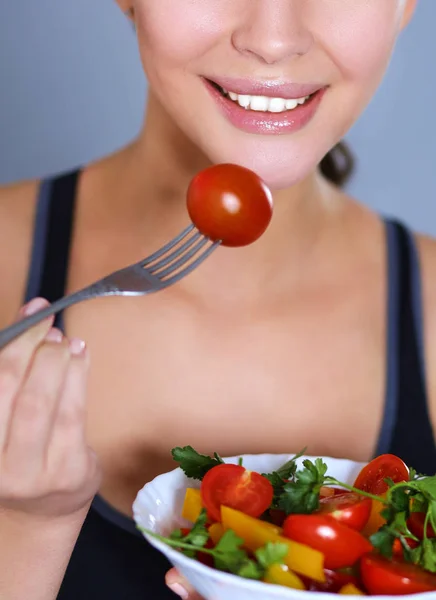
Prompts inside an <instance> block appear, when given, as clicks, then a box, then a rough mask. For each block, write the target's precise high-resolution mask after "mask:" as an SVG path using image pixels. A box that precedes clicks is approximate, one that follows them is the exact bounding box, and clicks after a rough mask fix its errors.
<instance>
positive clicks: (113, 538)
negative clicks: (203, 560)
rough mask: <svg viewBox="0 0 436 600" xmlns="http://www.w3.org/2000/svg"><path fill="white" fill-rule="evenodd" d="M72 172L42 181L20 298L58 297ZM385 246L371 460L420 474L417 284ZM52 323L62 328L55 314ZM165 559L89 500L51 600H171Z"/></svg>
mask: <svg viewBox="0 0 436 600" xmlns="http://www.w3.org/2000/svg"><path fill="white" fill-rule="evenodd" d="M78 176H79V172H74V173H69V174H67V175H63V176H61V177H58V178H56V179H53V180H48V181H45V182H43V183H42V185H41V189H40V197H39V201H38V207H37V213H36V223H35V235H34V244H33V254H32V261H31V269H30V272H29V281H28V287H27V293H26V300H29V299H30V298H33V297H35V296H43V297H45V298H47V299H48V300H50V301H51V302H53V301H55V300H57V299H58V298H60V297H62V296H63V295H64V292H65V286H66V280H67V273H68V262H69V250H70V243H71V236H72V229H73V221H74V207H75V199H76V186H77V181H78ZM385 223H386V240H387V248H388V303H387V320H388V323H387V332H388V333H387V336H388V339H387V377H386V380H387V385H386V400H385V410H384V418H383V424H382V427H381V431H380V435H379V442H378V447H377V454H382V453H385V452H391V453H393V454H396V455H398V456H400V457H401V458H402V459H403V460H404V461H405V462H406V463H407V464H409V465H412V466H413V467H415V468H416V469H417V470H418V471H420V472H422V473H427V474H433V473H436V449H435V441H434V436H433V430H432V426H431V424H430V418H429V410H428V405H427V392H426V383H425V368H424V352H423V323H422V301H421V280H420V272H419V261H418V255H417V250H416V246H415V241H414V238H413V236H412V235H411V234H410V233H409V232H408V230H407V229H405V227H404V226H403V225H401V224H400V223H398V222H396V221H392V220H386V221H385ZM57 325H58V326H60V327H61V328H62V316H60V317H58V320H57ZM168 568H170V565H169V564H168V563H167V561H166V559H165V558H163V557H162V555H161V554H159V553H158V552H157V551H156V550H154V549H153V548H152V547H151V546H150V545H149V544H148V543H147V542H146V541H145V540H144V539H143V537H142V535H141V534H140V533H139V532H138V531H137V530H136V528H135V525H134V523H133V521H132V520H131V519H129V518H128V517H126V516H125V515H122V514H121V513H119V512H118V511H117V510H115V509H114V508H113V507H111V506H110V505H109V504H107V503H106V502H105V501H104V500H103V499H102V498H100V497H99V496H97V497H96V498H95V499H94V502H93V504H92V507H91V509H90V511H89V514H88V516H87V518H86V520H85V523H84V525H83V528H82V531H81V533H80V536H79V538H78V541H77V544H76V546H75V549H74V552H73V555H72V557H71V561H70V564H69V566H68V569H67V572H66V575H65V579H64V581H63V584H62V587H61V590H60V593H59V596H58V600H100V599H102V600H174V599H175V598H176V596H175V595H174V594H173V593H172V592H170V591H169V590H168V589H167V588H166V586H165V585H164V576H165V572H166V571H167V570H168Z"/></svg>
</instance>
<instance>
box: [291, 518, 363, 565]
mask: <svg viewBox="0 0 436 600" xmlns="http://www.w3.org/2000/svg"><path fill="white" fill-rule="evenodd" d="M283 535H284V536H285V537H288V538H290V539H291V540H294V541H296V542H300V543H301V544H306V545H307V546H310V547H311V548H314V549H315V550H319V551H320V552H322V553H323V554H324V557H325V562H324V565H325V568H326V569H340V568H342V567H351V566H352V565H354V563H355V562H356V561H357V560H359V558H360V557H361V556H363V555H364V554H367V553H368V552H371V551H372V550H373V547H372V545H371V543H370V542H369V541H368V540H367V539H366V538H364V537H363V535H361V534H360V533H359V532H358V531H355V530H354V529H351V527H347V526H346V525H343V524H342V523H339V522H338V521H336V520H335V519H333V518H332V517H330V516H328V515H318V514H312V515H290V516H289V517H288V518H287V519H286V521H285V522H284V524H283Z"/></svg>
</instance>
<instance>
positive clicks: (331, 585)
mask: <svg viewBox="0 0 436 600" xmlns="http://www.w3.org/2000/svg"><path fill="white" fill-rule="evenodd" d="M324 573H325V582H324V583H321V582H319V581H311V580H309V581H308V580H306V581H305V583H306V587H307V589H308V590H309V591H311V592H330V593H331V594H337V593H338V592H339V590H341V589H342V588H343V587H344V586H346V585H348V584H350V583H351V584H353V585H355V586H356V587H358V586H359V585H360V581H359V579H358V578H357V576H356V575H354V574H352V573H344V572H341V571H332V570H331V569H324Z"/></svg>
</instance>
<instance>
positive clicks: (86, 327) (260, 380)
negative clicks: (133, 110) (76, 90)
mask: <svg viewBox="0 0 436 600" xmlns="http://www.w3.org/2000/svg"><path fill="white" fill-rule="evenodd" d="M119 4H120V8H121V9H122V10H123V11H124V12H127V11H128V12H129V15H130V18H132V19H133V20H134V22H135V26H136V31H137V35H138V42H139V49H140V54H141V58H142V62H143V65H144V69H145V71H146V73H147V76H148V79H149V82H150V98H149V102H148V108H147V115H146V118H145V121H144V127H143V129H142V131H141V132H140V134H139V135H138V138H137V140H136V141H135V142H134V143H132V144H131V145H129V146H128V147H126V148H124V149H122V150H121V151H120V152H118V153H117V154H115V155H113V156H110V157H107V158H105V159H103V160H101V161H98V162H97V163H94V164H92V165H89V166H88V168H86V169H85V171H84V172H83V174H82V176H81V179H80V185H79V190H78V204H77V214H76V220H75V227H74V236H73V245H72V252H71V261H70V270H69V278H68V286H67V287H68V290H67V291H73V290H75V289H78V288H79V287H82V286H84V285H87V284H89V283H91V282H92V281H94V280H96V279H98V278H100V277H101V276H103V275H105V274H107V273H110V272H112V271H113V270H115V269H117V268H120V267H123V266H125V265H126V264H130V263H132V262H135V261H137V260H140V259H141V258H143V257H144V256H146V255H147V254H149V253H151V252H152V251H153V250H155V249H156V248H157V247H159V246H160V245H162V244H163V243H165V242H166V241H168V239H170V238H171V237H173V236H174V235H175V234H176V233H177V232H179V231H180V230H181V229H182V228H183V227H184V226H185V225H186V222H187V216H186V208H185V190H186V188H187V185H188V183H189V181H190V179H191V178H192V176H193V175H194V174H195V173H196V172H198V171H199V170H200V169H202V168H204V167H205V166H207V165H209V164H211V163H214V162H235V163H238V164H242V165H244V166H247V167H250V168H254V169H255V170H256V171H257V172H258V173H259V174H260V175H261V176H262V177H263V178H264V179H265V180H266V182H267V183H268V184H269V185H270V186H271V188H272V189H273V193H274V202H275V212H274V217H273V220H272V223H271V226H270V227H269V229H268V230H267V232H266V233H265V235H264V236H262V238H261V239H260V240H259V241H258V242H256V243H255V244H253V245H252V246H249V247H247V248H241V249H237V250H235V249H226V248H220V249H219V250H218V251H217V252H216V253H214V255H213V256H212V257H211V258H210V259H208V261H206V263H204V264H203V265H202V266H201V268H200V269H198V270H197V271H196V272H195V273H193V274H192V275H190V276H189V278H187V279H185V280H184V281H182V282H180V284H178V285H177V286H175V287H173V288H169V289H167V290H166V291H164V292H162V293H160V294H158V295H155V296H150V297H147V298H136V299H122V298H121V299H120V298H118V299H117V298H107V299H103V300H96V301H93V302H91V303H85V304H83V305H79V306H76V307H74V308H72V309H71V310H69V311H68V312H67V314H66V334H67V336H68V338H71V337H74V338H77V337H78V338H82V339H85V340H86V343H87V348H88V350H87V352H86V353H85V354H86V355H88V354H89V355H90V357H91V359H90V369H89V374H88V375H86V369H87V367H86V364H87V362H88V360H87V359H86V360H85V358H84V356H81V357H79V358H77V356H73V355H72V354H71V351H70V350H69V351H68V352H67V351H66V349H65V348H68V347H69V346H68V343H69V342H67V340H66V339H64V338H62V339H61V341H60V342H57V343H54V342H50V344H51V345H50V350H51V352H52V354H50V356H52V358H50V360H48V359H47V360H44V361H41V362H39V361H33V362H32V364H33V369H34V370H35V373H36V375H37V376H38V381H40V382H42V381H45V380H46V379H47V375H49V374H50V377H52V375H53V374H54V373H55V372H56V373H58V375H59V373H60V371H61V370H62V369H63V371H62V372H63V373H64V376H61V375H59V377H58V379H57V381H58V382H63V381H64V379H63V377H65V369H67V368H69V367H66V366H65V362H66V363H67V365H69V364H70V362H73V363H74V364H77V362H74V361H76V360H78V361H79V363H80V364H82V367H81V369H79V371H80V373H81V375H80V377H79V376H78V377H79V379H80V378H82V377H83V378H86V376H87V377H88V393H87V394H85V392H84V391H80V392H79V391H77V389H76V392H75V393H73V390H74V386H77V383H76V384H74V383H73V384H69V386H72V388H71V389H70V387H69V386H67V388H65V386H64V385H63V384H62V385H61V383H58V388H57V389H56V390H54V391H53V392H52V394H51V398H52V400H51V402H52V406H53V404H56V403H58V404H59V403H61V402H62V393H65V392H61V389H63V390H64V389H67V390H69V392H68V393H71V395H72V396H73V397H74V401H75V402H79V404H80V405H81V406H84V404H83V403H84V402H85V397H86V402H87V411H86V415H85V412H84V410H79V411H78V413H77V414H78V415H79V417H77V418H76V419H75V421H74V423H75V425H74V431H76V434H77V435H76V444H77V449H78V450H80V452H74V453H73V455H76V454H79V456H82V457H83V456H88V457H91V456H94V454H92V453H91V454H88V452H90V451H88V446H90V447H91V448H92V449H93V450H94V451H95V453H96V455H97V456H98V459H99V465H100V467H101V472H102V480H101V483H100V474H99V473H100V469H99V468H97V467H96V466H95V467H94V468H90V470H89V471H88V470H86V469H83V468H82V470H80V469H79V470H80V474H81V478H79V479H80V481H78V483H77V486H76V490H75V492H74V493H73V492H71V491H70V493H66V494H61V496H59V494H57V493H55V491H56V490H52V489H49V490H48V488H47V489H46V490H45V492H44V494H46V493H50V494H51V495H52V497H53V498H56V502H55V501H54V500H53V503H50V504H49V509H48V510H49V514H46V515H44V532H46V533H45V535H49V536H53V542H52V545H51V546H50V547H51V548H52V552H51V554H50V560H47V559H46V560H44V561H43V566H41V565H39V564H38V565H37V566H35V567H34V569H33V570H34V578H33V582H34V585H35V588H36V587H37V588H38V590H40V594H41V600H49V599H51V598H55V597H56V594H55V591H54V590H55V588H56V586H57V585H59V582H60V580H61V578H62V574H63V571H64V569H65V565H66V564H67V562H68V558H69V555H70V552H71V549H72V547H73V545H74V540H75V537H76V536H77V535H78V529H79V528H80V526H78V523H79V524H80V522H81V520H83V518H84V514H85V513H84V511H86V507H87V505H88V504H89V501H90V499H91V498H92V495H93V493H94V491H95V489H97V488H98V489H99V491H100V493H101V494H102V496H103V497H104V498H105V499H106V500H107V501H108V502H110V503H111V504H112V505H114V506H115V507H116V508H118V509H119V510H122V511H124V512H125V513H127V514H130V510H131V504H132V501H133V499H134V497H135V495H136V492H137V490H138V489H139V488H140V487H142V486H143V485H144V482H145V481H148V480H150V478H152V477H154V476H155V475H156V474H158V473H161V472H163V471H166V470H168V469H170V468H171V467H172V464H171V461H170V459H169V450H170V448H171V447H173V446H174V445H182V444H187V443H189V444H192V445H194V446H195V447H197V448H198V449H199V450H200V451H204V452H211V451H218V452H219V453H220V454H222V455H232V454H238V453H246V452H292V451H298V450H299V449H300V448H302V447H304V446H308V448H309V452H310V453H312V454H319V455H331V456H343V455H347V456H349V457H350V458H352V459H357V460H368V459H369V458H370V457H371V456H372V455H373V453H374V450H375V447H376V443H377V438H378V434H379V428H380V425H381V421H382V413H383V405H384V392H385V373H386V361H385V339H386V323H385V303H386V261H385V237H384V230H383V226H382V224H381V222H380V219H379V217H378V216H377V215H374V214H373V213H371V212H370V211H369V210H367V209H366V208H365V207H364V206H362V205H360V204H358V203H357V202H355V201H354V200H353V199H352V198H349V197H348V196H347V195H345V194H344V193H342V192H341V191H340V190H338V189H336V188H335V187H333V186H331V185H329V184H328V183H327V182H325V181H324V180H323V179H322V178H321V177H320V176H319V174H318V172H317V165H318V163H319V161H320V159H321V158H322V156H324V154H325V153H326V152H327V151H328V150H329V149H330V148H331V147H332V146H333V145H334V144H335V143H336V142H337V141H338V140H339V139H341V137H342V136H343V135H344V133H345V132H346V131H347V130H348V129H349V127H350V126H351V125H352V123H354V121H355V120H356V119H357V118H358V116H359V115H360V113H361V112H362V110H363V109H364V108H365V106H366V105H367V103H368V101H369V100H370V99H371V97H372V95H373V93H374V91H375V90H376V88H377V86H378V84H379V82H380V80H381V78H382V76H383V74H384V72H385V69H386V66H387V64H388V62H389V59H390V56H391V53H392V51H393V48H394V45H395V41H396V39H397V37H398V35H399V34H400V32H401V30H402V28H403V27H404V26H405V25H406V24H407V22H408V21H409V19H410V18H411V16H412V13H413V10H414V7H415V2H414V1H412V0H408V1H407V0H384V2H382V3H381V2H380V1H379V0H354V2H352V3H349V2H343V0H304V1H303V0H294V1H293V2H290V1H289V0H274V1H273V0H271V1H270V2H268V3H267V2H263V1H262V0H238V3H237V6H236V4H235V2H234V0H219V1H218V0H183V1H180V2H177V3H174V1H173V0H136V1H132V0H119ZM369 38H370V39H371V44H368V39H369ZM214 75H215V76H218V75H226V76H227V75H232V76H250V77H254V78H269V79H274V80H276V79H285V80H289V81H293V82H298V83H313V82H314V81H315V82H319V83H322V84H325V85H328V86H329V89H328V92H327V94H326V96H325V98H324V99H323V102H322V104H321V106H320V108H319V111H318V113H317V115H316V116H315V118H314V119H313V121H312V122H311V123H309V124H308V125H307V126H306V127H305V128H304V129H303V130H301V131H300V132H298V133H295V134H292V135H284V136H253V135H249V134H246V133H242V132H241V131H239V130H237V129H235V128H234V127H232V126H231V125H230V124H229V123H227V121H225V119H224V118H223V117H222V116H221V115H220V114H219V113H218V111H217V109H216V107H215V105H214V103H213V101H212V100H211V99H210V97H209V95H208V94H207V93H206V92H205V90H204V88H203V84H202V83H201V80H200V79H199V76H209V77H212V78H213V76H214ZM338 106H340V107H341V109H340V110H338V109H337V107H338ZM36 195H37V182H28V183H25V184H17V185H15V186H9V187H8V188H6V189H4V190H2V191H0V250H1V251H0V277H1V279H2V281H8V290H7V294H3V295H2V302H1V306H0V326H5V325H7V324H8V323H10V322H11V321H12V320H13V318H14V315H15V314H16V312H17V310H18V307H19V306H20V304H21V299H22V297H23V294H24V289H25V281H26V273H27V269H28V266H29V265H28V262H29V258H28V257H29V252H30V248H31V235H32V222H33V215H34V210H35V202H36ZM418 244H419V250H420V257H421V263H422V276H423V284H424V312H425V343H426V348H425V350H426V358H427V364H428V368H427V382H428V391H429V397H430V410H431V415H432V420H433V423H435V422H436V369H435V368H434V365H436V343H435V341H434V340H436V313H435V311H434V306H436V287H435V284H434V281H436V244H435V243H434V241H433V240H431V239H428V238H425V237H418ZM350 249H352V251H350ZM356 273H358V277H356ZM127 304H128V307H127ZM49 329H50V324H47V325H46V330H40V332H39V334H38V335H39V336H40V337H36V338H35V337H32V336H35V334H34V333H30V332H29V334H27V337H26V336H24V337H23V338H22V340H27V343H28V344H30V346H31V348H32V349H31V355H32V356H33V355H34V354H35V353H36V354H38V353H39V352H40V349H41V348H45V345H44V344H46V343H48V342H44V343H42V342H41V340H42V339H44V336H45V335H47V332H48V331H49ZM50 335H55V334H53V333H52V334H50ZM41 336H42V337H41ZM55 337H56V335H55ZM19 343H21V342H18V341H17V342H16V343H15V344H14V345H11V346H10V348H15V350H14V352H13V360H7V361H5V360H4V356H5V355H4V353H2V354H1V356H3V361H0V383H1V382H2V381H3V380H5V379H7V378H8V376H9V373H10V372H11V371H12V372H14V373H17V365H18V364H19V363H21V362H22V360H23V350H22V348H21V346H20V345H19ZM52 346H54V348H52ZM4 352H6V351H4ZM53 355H54V358H53ZM235 357H237V360H235ZM32 372H33V371H32ZM20 373H21V372H20ZM17 377H18V383H17V384H16V385H17V389H22V382H23V381H27V378H28V377H30V375H29V372H28V371H26V372H25V373H24V374H21V375H19V376H17ZM181 382H183V385H181ZM291 390H292V393H291ZM43 395H44V390H41V389H40V388H39V387H38V388H37V389H36V390H35V391H34V393H33V396H32V397H33V398H34V401H35V402H39V401H40V397H42V396H43ZM2 399H3V398H2ZM26 399H27V400H28V396H26V394H24V396H23V395H22V394H21V395H20V394H19V393H18V392H16V393H14V394H13V401H14V403H15V405H17V406H18V405H19V404H20V403H21V402H23V401H27V400H26ZM74 401H73V402H74ZM43 412H44V414H46V411H43ZM218 412H219V415H220V422H221V425H220V427H219V429H217V427H216V420H215V419H214V418H213V415H215V414H217V413H218ZM338 415H341V418H340V419H339V418H338ZM76 416H77V415H76ZM37 417H38V418H39V413H38V415H35V418H37ZM4 423H6V421H5V418H4V417H3V421H2V417H1V415H0V425H1V424H3V425H4ZM8 423H9V421H8ZM181 423H182V424H183V425H182V426H181V425H180V424H181ZM241 423H243V424H244V426H243V427H241ZM259 423H262V436H261V438H259ZM32 424H33V421H32V420H30V421H29V420H28V423H27V426H28V427H31V426H32ZM8 426H10V425H8ZM357 430H358V431H359V432H360V434H359V436H356V435H355V432H356V431H357ZM44 431H45V433H44V434H43V433H41V439H40V440H39V442H40V443H42V442H41V440H43V441H44V444H46V445H47V447H48V446H50V444H48V442H47V439H51V438H50V436H51V435H52V434H53V435H54V431H55V429H53V428H49V427H48V426H47V423H46V424H45V430H44ZM80 431H82V432H83V434H82V437H80V435H78V432H80ZM290 440H292V446H291V447H290V446H289V444H290ZM50 447H51V446H50ZM23 452H24V450H23ZM59 452H60V450H59V449H56V448H55V449H54V450H51V451H50V458H51V460H53V461H54V464H59V460H60V459H59ZM58 459H59V460H58ZM89 460H90V461H91V463H90V464H91V465H92V464H93V463H92V459H91V458H89ZM61 462H62V461H61ZM3 464H4V463H0V468H4V467H3ZM71 468H72V469H76V468H78V466H77V465H72V466H71ZM35 469H37V467H35ZM12 470H13V469H12ZM35 473H37V474H38V473H39V475H38V476H37V477H35ZM44 473H45V472H44ZM1 474H2V473H1ZM40 477H42V475H41V473H40V472H39V471H37V470H35V471H34V472H32V473H31V474H30V475H29V478H28V480H29V481H31V482H32V485H31V486H30V483H29V486H30V488H31V489H30V491H29V490H28V491H27V492H26V498H27V500H26V499H25V501H23V500H22V499H21V498H20V499H19V501H18V500H17V498H16V494H14V492H13V490H14V486H15V485H16V484H17V480H14V481H12V482H11V483H10V484H9V487H4V489H0V506H6V504H7V506H8V510H7V511H3V512H0V528H1V527H3V529H2V531H3V530H4V529H6V530H7V531H9V530H10V531H11V532H13V533H10V536H9V537H10V539H9V538H8V536H6V537H5V538H2V539H6V540H7V543H6V542H5V544H4V545H2V547H0V572H6V571H7V572H8V573H9V577H8V580H7V581H6V582H5V583H3V581H2V580H1V579H0V596H2V595H3V596H5V597H8V598H11V599H12V600H14V599H15V598H22V597H29V593H27V590H24V591H23V589H22V586H23V585H25V582H23V580H26V578H23V577H21V574H20V573H19V572H18V571H17V570H15V571H14V570H13V569H12V567H11V565H12V564H14V565H15V569H18V567H17V566H16V563H17V561H15V563H12V562H11V560H12V559H10V558H9V555H8V552H7V549H8V548H9V543H11V540H14V543H15V546H16V548H17V552H26V555H27V556H30V557H32V556H38V553H39V552H40V546H39V545H38V543H39V542H38V543H37V541H36V540H38V534H39V532H40V530H41V525H40V516H35V513H34V509H33V507H34V505H35V503H36V504H37V499H38V498H40V496H41V491H40V488H39V487H38V485H39V484H38V482H39V481H40ZM47 485H48V484H47ZM51 485H52V486H53V484H51ZM32 486H33V487H32ZM48 487H50V486H48ZM47 490H48V491H47ZM59 498H61V500H59ZM71 499H72V500H71ZM60 506H61V507H63V509H62V510H63V511H64V512H62V510H61V514H59V510H60V508H59V507H60ZM23 513H24V514H26V515H27V517H26V519H27V521H26V536H25V535H24V533H23V534H22V535H18V534H17V531H16V523H17V519H16V516H17V515H21V514H23ZM60 523H62V528H61V529H60V528H59V524H60ZM7 528H9V529H7ZM29 531H31V532H33V535H29V533H28V532H29ZM60 531H63V532H65V533H64V534H62V535H59V536H58V537H56V535H55V532H60ZM2 535H3V534H2ZM32 540H34V541H32ZM40 545H41V544H40ZM42 547H44V546H43V545H42ZM2 548H3V551H2ZM26 566H27V565H26ZM27 570H29V569H27ZM27 580H29V578H27ZM168 583H170V584H174V583H177V584H178V585H179V588H178V591H179V592H181V588H180V585H182V586H184V587H185V588H186V589H187V585H186V583H185V582H183V581H182V580H181V579H180V577H179V576H178V574H177V573H175V572H174V571H172V572H171V573H170V574H169V575H168ZM2 586H3V587H2ZM181 593H183V592H181ZM190 598H193V599H194V598H195V595H192V594H191V596H190ZM38 600H39V599H38Z"/></svg>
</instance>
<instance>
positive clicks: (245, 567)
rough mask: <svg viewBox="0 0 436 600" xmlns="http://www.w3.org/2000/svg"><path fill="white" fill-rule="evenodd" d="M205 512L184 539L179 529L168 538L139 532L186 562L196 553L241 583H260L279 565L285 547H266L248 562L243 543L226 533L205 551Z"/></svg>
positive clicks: (285, 549) (278, 544) (280, 545)
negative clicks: (155, 540) (174, 552)
mask: <svg viewBox="0 0 436 600" xmlns="http://www.w3.org/2000/svg"><path fill="white" fill-rule="evenodd" d="M206 519H207V515H206V511H202V513H201V515H200V516H199V518H198V519H197V521H196V523H195V524H194V526H193V528H192V529H191V531H190V532H189V533H188V534H187V535H185V536H184V535H183V534H182V532H181V530H180V529H177V530H176V531H173V533H172V534H171V535H170V537H164V536H161V535H158V534H156V533H155V532H153V531H149V530H147V529H141V531H143V532H144V533H146V534H148V535H150V536H151V537H154V538H156V539H157V540H160V541H161V542H164V543H165V544H167V545H168V546H171V547H173V548H176V549H177V550H179V551H180V552H183V554H185V555H186V556H188V557H189V558H195V557H196V556H197V555H198V553H199V552H202V553H204V554H208V555H210V556H212V558H213V560H214V564H215V567H216V568H217V569H219V570H221V571H227V572H229V573H233V574H235V575H239V577H244V578H245V579H262V578H263V577H264V575H265V572H266V570H267V569H268V568H269V567H270V566H271V565H273V564H283V561H284V559H285V557H286V555H287V553H288V546H287V545H286V544H281V543H272V542H269V543H267V544H266V545H265V546H264V547H263V548H259V549H258V550H256V552H255V553H254V558H250V557H249V556H248V553H247V551H246V550H244V548H242V546H243V543H244V540H243V539H241V538H240V537H238V536H237V535H236V533H235V532H234V531H232V530H231V529H228V530H227V531H226V532H225V533H224V535H223V537H222V538H221V540H220V541H219V542H218V544H217V545H216V546H215V547H214V548H206V547H205V546H206V544H207V542H208V540H209V532H208V531H207V529H206V526H205V525H206Z"/></svg>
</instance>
